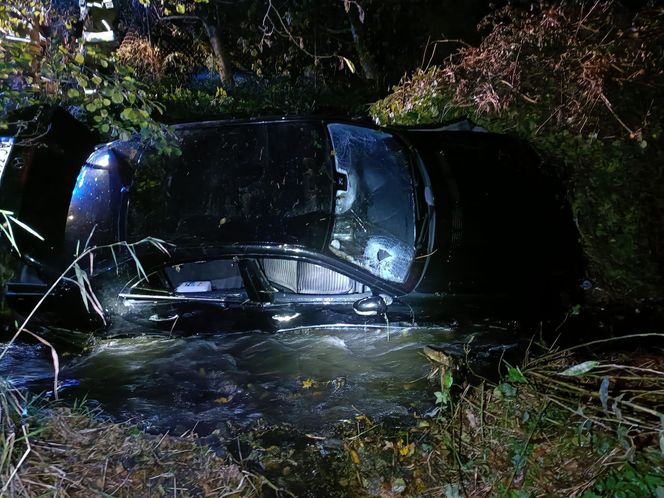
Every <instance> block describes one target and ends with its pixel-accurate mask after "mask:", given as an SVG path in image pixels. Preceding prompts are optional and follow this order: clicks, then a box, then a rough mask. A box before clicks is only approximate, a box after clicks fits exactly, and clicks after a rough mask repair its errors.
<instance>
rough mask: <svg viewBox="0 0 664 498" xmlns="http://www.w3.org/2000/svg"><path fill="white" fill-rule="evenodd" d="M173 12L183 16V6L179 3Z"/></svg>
mask: <svg viewBox="0 0 664 498" xmlns="http://www.w3.org/2000/svg"><path fill="white" fill-rule="evenodd" d="M175 10H176V12H177V13H178V14H184V5H183V4H181V3H179V4H177V5H176V6H175Z"/></svg>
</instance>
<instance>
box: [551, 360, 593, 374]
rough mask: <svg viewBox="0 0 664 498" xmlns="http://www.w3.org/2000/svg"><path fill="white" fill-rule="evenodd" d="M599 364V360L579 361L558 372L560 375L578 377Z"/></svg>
mask: <svg viewBox="0 0 664 498" xmlns="http://www.w3.org/2000/svg"><path fill="white" fill-rule="evenodd" d="M598 365H599V361H595V360H592V361H584V362H583V363H579V364H578V365H574V366H572V367H569V368H568V369H566V370H563V371H562V372H560V375H564V376H565V377H578V376H580V375H583V374H586V373H588V372H590V371H591V370H592V369H593V368H595V367H596V366H598Z"/></svg>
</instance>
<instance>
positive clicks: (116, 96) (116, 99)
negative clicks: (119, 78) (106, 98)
mask: <svg viewBox="0 0 664 498" xmlns="http://www.w3.org/2000/svg"><path fill="white" fill-rule="evenodd" d="M111 100H112V101H113V103H114V104H122V101H123V100H124V97H123V96H122V93H120V92H118V91H115V92H113V93H112V94H111Z"/></svg>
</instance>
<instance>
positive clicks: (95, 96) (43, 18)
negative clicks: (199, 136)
mask: <svg viewBox="0 0 664 498" xmlns="http://www.w3.org/2000/svg"><path fill="white" fill-rule="evenodd" d="M52 7H53V6H52V5H51V2H50V1H48V0H11V1H10V2H5V3H3V4H2V5H1V6H0V32H1V33H3V34H5V35H11V36H14V37H18V38H20V37H21V36H24V35H25V34H27V35H28V36H26V37H25V38H26V40H27V41H12V40H9V39H4V40H3V42H2V44H1V45H0V80H2V81H3V87H4V90H3V92H2V93H0V128H5V129H7V128H8V127H10V126H11V129H12V131H13V132H15V133H16V134H17V137H18V138H19V140H20V139H25V140H28V141H32V140H38V134H37V136H34V135H33V136H26V133H25V132H26V128H29V127H30V126H29V125H30V121H31V119H30V118H22V119H17V120H14V118H15V116H16V115H17V114H19V113H20V111H21V110H24V109H39V108H42V107H44V106H51V105H62V106H67V107H69V108H70V109H72V110H74V111H75V113H76V114H77V115H78V117H79V118H80V119H82V120H84V121H85V122H87V123H88V124H90V125H91V126H93V127H94V128H96V129H97V130H98V131H99V132H101V134H102V135H103V136H104V137H106V138H107V139H115V138H127V137H128V136H129V135H130V134H133V133H135V132H139V133H140V135H141V137H143V138H144V139H148V138H150V139H151V140H154V141H155V143H156V144H157V146H158V147H159V148H160V150H162V151H164V152H173V151H174V150H175V149H174V146H173V145H172V144H171V143H170V137H169V133H168V130H167V129H166V128H165V127H163V126H162V125H161V124H159V123H158V122H157V121H155V119H154V115H156V114H159V113H161V111H162V107H161V106H160V104H159V103H158V102H157V101H156V100H154V98H153V96H152V95H150V94H149V93H148V90H147V88H146V86H145V85H144V84H142V83H140V82H139V81H138V80H137V79H136V78H135V77H134V70H133V69H132V68H131V67H129V66H125V65H123V64H121V63H119V62H118V61H116V60H115V58H114V57H113V56H109V55H106V54H104V53H102V51H101V50H99V49H94V48H91V47H88V48H87V49H86V51H85V55H84V54H83V53H82V52H81V51H80V50H79V49H78V46H77V44H76V43H75V42H72V40H70V39H69V38H68V34H67V29H68V28H69V27H70V24H71V22H72V20H71V19H70V18H69V17H67V14H66V13H61V12H59V11H58V10H57V9H55V8H52ZM45 27H49V28H50V34H49V36H48V37H46V38H40V32H41V31H43V28H45ZM26 48H27V50H26ZM37 115H38V112H34V113H33V116H37ZM34 119H36V117H35V118H34ZM33 130H34V128H33Z"/></svg>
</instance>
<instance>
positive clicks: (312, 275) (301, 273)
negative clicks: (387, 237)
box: [259, 258, 368, 295]
mask: <svg viewBox="0 0 664 498" xmlns="http://www.w3.org/2000/svg"><path fill="white" fill-rule="evenodd" d="M259 263H260V266H261V268H262V269H263V272H264V273H265V276H266V278H267V279H268V281H269V282H270V284H272V285H273V286H274V287H275V288H276V289H277V290H279V291H281V292H285V293H291V294H305V295H345V294H362V293H365V292H368V289H367V288H366V286H365V285H363V284H362V283H360V282H357V281H355V280H353V279H351V278H349V277H347V276H346V275H343V274H341V273H338V272H336V271H334V270H330V269H329V268H325V267H323V266H319V265H316V264H313V263H308V262H306V261H297V260H294V259H280V258H261V259H260V260H259Z"/></svg>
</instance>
